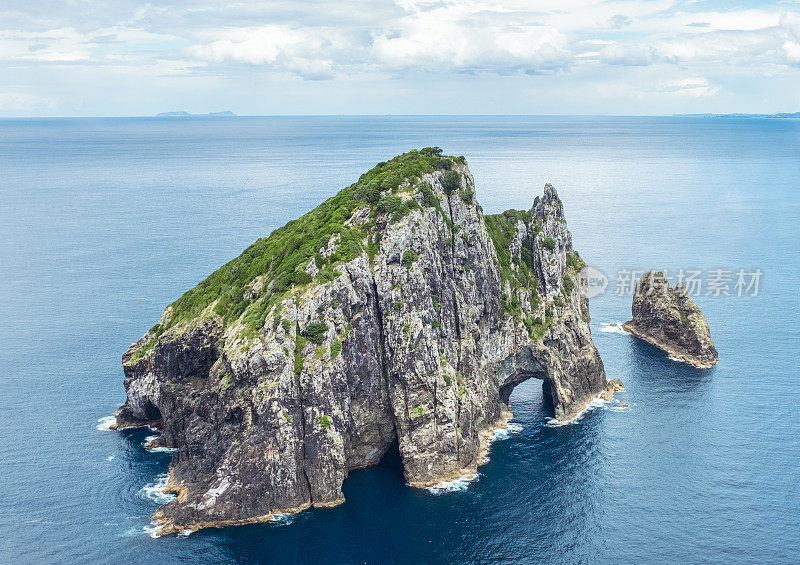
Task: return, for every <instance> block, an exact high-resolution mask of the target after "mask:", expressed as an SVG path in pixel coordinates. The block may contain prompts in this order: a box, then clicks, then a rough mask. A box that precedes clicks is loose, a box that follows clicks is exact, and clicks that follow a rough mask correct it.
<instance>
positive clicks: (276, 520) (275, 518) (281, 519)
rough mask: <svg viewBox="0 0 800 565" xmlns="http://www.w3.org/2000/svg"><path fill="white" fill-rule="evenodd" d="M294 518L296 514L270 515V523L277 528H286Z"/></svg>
mask: <svg viewBox="0 0 800 565" xmlns="http://www.w3.org/2000/svg"><path fill="white" fill-rule="evenodd" d="M296 516H297V514H290V513H288V512H285V513H277V514H273V515H272V520H270V522H272V523H273V524H276V525H279V526H288V525H289V524H291V523H292V522H294V519H295V517H296Z"/></svg>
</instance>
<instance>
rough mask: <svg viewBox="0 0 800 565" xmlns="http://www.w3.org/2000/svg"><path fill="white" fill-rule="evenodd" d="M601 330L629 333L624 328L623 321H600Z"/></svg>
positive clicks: (608, 332) (613, 332)
mask: <svg viewBox="0 0 800 565" xmlns="http://www.w3.org/2000/svg"><path fill="white" fill-rule="evenodd" d="M600 331H601V332H604V333H607V334H627V333H628V332H626V331H625V330H623V329H622V322H613V324H612V323H611V322H601V323H600Z"/></svg>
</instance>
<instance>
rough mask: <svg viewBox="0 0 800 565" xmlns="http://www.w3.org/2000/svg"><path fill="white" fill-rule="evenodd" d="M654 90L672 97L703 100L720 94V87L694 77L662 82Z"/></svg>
mask: <svg viewBox="0 0 800 565" xmlns="http://www.w3.org/2000/svg"><path fill="white" fill-rule="evenodd" d="M654 90H655V91H656V92H661V93H666V94H669V95H672V96H681V97H687V98H702V97H707V96H713V95H714V94H716V93H717V92H719V87H718V86H713V85H711V84H709V82H708V80H707V79H704V78H698V77H694V78H684V79H679V80H670V81H666V82H662V83H660V84H658V85H657V86H656V88H655V89H654Z"/></svg>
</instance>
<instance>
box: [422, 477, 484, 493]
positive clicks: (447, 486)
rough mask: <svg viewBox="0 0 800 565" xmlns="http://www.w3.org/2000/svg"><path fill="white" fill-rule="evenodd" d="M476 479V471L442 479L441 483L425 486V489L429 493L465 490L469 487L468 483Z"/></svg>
mask: <svg viewBox="0 0 800 565" xmlns="http://www.w3.org/2000/svg"><path fill="white" fill-rule="evenodd" d="M477 480H478V473H473V474H471V475H462V476H460V477H458V478H457V479H453V480H452V481H442V482H441V483H436V484H435V485H433V486H430V487H426V488H425V490H427V491H428V492H429V493H431V494H444V493H447V492H459V491H465V490H467V489H468V488H469V485H470V483H473V482H475V481H477Z"/></svg>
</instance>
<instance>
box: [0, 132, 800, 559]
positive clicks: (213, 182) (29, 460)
mask: <svg viewBox="0 0 800 565" xmlns="http://www.w3.org/2000/svg"><path fill="white" fill-rule="evenodd" d="M426 145H439V146H441V147H443V148H444V149H445V151H446V152H447V153H452V154H463V155H465V156H466V157H467V158H468V161H469V165H470V168H471V170H472V172H473V174H474V176H475V179H476V184H477V196H478V198H479V200H480V202H481V204H482V205H483V208H484V210H485V211H486V212H487V213H494V212H499V211H502V210H505V209H507V208H511V207H515V208H528V207H530V205H531V204H532V202H533V198H534V196H536V195H537V194H540V193H541V190H542V186H543V185H544V183H545V182H551V183H553V184H554V185H555V186H556V187H557V188H558V190H559V193H560V196H561V198H562V200H563V202H564V206H565V212H566V215H567V220H568V225H569V227H570V229H571V230H572V232H573V237H574V242H575V246H576V248H577V249H579V250H580V252H581V254H582V256H583V257H584V258H586V260H587V261H588V262H589V263H590V264H591V265H592V266H594V267H596V268H598V269H599V270H600V271H602V272H603V273H605V274H606V275H607V276H608V278H609V287H608V289H607V292H606V294H603V295H600V296H597V297H595V298H593V299H592V301H591V313H592V330H593V335H594V339H595V343H596V344H597V347H598V348H599V350H600V353H601V355H602V357H603V360H604V362H605V366H606V371H607V373H608V376H609V378H612V377H619V378H621V379H622V380H623V381H624V382H625V383H626V385H627V391H626V392H625V393H623V394H622V395H620V400H621V401H622V402H625V403H627V404H629V407H628V408H626V409H619V408H614V407H599V408H597V409H595V410H592V411H590V412H588V413H587V414H586V415H585V416H584V417H583V418H582V419H581V421H580V422H578V423H577V424H575V425H571V426H562V427H550V426H548V425H547V419H548V417H549V414H548V411H547V407H546V406H544V404H543V402H542V396H541V387H540V385H539V383H538V382H535V381H528V382H526V383H524V384H522V385H520V386H519V387H518V388H517V390H515V391H514V394H513V395H512V399H511V400H512V408H513V409H514V412H515V422H516V423H517V424H519V425H520V426H521V430H520V431H518V432H516V433H513V434H510V435H509V437H508V438H507V439H503V440H501V441H498V442H496V443H495V444H494V446H493V449H492V452H491V459H490V462H489V463H488V464H486V465H485V466H483V467H482V468H481V470H480V471H481V476H480V478H479V480H478V481H477V482H474V483H472V484H471V485H469V487H468V488H467V489H466V490H464V491H460V492H454V493H449V494H442V495H433V494H431V493H429V492H427V491H418V490H413V489H410V488H408V487H406V486H405V485H404V483H403V479H402V475H401V474H400V469H399V465H398V462H397V461H396V460H394V459H392V458H388V460H386V461H385V462H384V463H383V464H382V465H381V466H379V467H377V468H373V469H367V470H363V471H358V472H354V473H352V474H351V476H350V477H349V478H348V479H347V481H346V482H345V485H344V494H345V496H346V498H347V503H346V504H344V505H343V506H340V507H338V508H334V509H329V510H314V511H309V512H305V513H303V514H300V515H298V516H296V517H294V518H291V519H288V520H286V521H283V522H281V523H279V524H267V525H258V526H248V527H242V528H232V529H226V530H214V531H205V532H200V533H197V534H193V535H191V536H189V537H187V538H163V539H152V538H151V537H149V536H148V535H147V533H146V532H145V530H143V528H145V527H146V526H147V525H148V521H149V516H150V514H152V512H153V511H154V510H155V509H156V507H157V503H156V502H155V501H154V500H153V499H152V492H151V495H150V497H149V496H148V491H147V490H146V489H145V490H142V489H143V487H146V486H147V485H153V484H155V483H156V482H157V481H158V478H159V476H160V475H161V474H163V473H164V472H165V471H166V469H167V466H168V464H169V457H170V455H169V454H165V453H150V452H147V451H145V449H144V448H143V447H142V443H143V442H144V441H145V438H146V437H147V436H148V435H150V433H151V432H148V431H146V430H137V431H129V432H125V433H116V432H110V431H102V430H98V429H97V426H98V419H99V418H102V417H104V416H108V415H110V414H112V413H113V411H114V409H115V408H116V407H117V406H118V405H119V404H120V403H122V402H123V400H124V391H123V388H122V370H121V366H120V355H121V353H122V352H123V351H124V350H125V349H126V347H127V346H128V345H129V344H130V343H131V342H133V341H135V340H136V339H138V337H139V336H140V335H141V334H142V333H143V332H144V331H145V330H146V329H147V328H149V327H150V326H151V325H152V324H153V323H154V322H155V321H156V319H157V317H158V314H159V313H160V312H161V310H162V309H163V307H164V306H165V305H166V304H168V303H169V302H171V301H172V300H174V299H175V298H176V297H178V296H179V295H180V294H181V293H182V292H183V291H185V290H186V289H188V288H189V287H191V286H192V285H194V284H196V283H197V282H199V281H200V280H201V279H202V278H204V277H205V276H206V275H207V274H208V273H210V272H211V271H212V270H213V269H214V268H216V267H217V266H219V265H221V264H222V263H224V262H225V261H227V260H228V259H230V258H232V257H234V256H236V255H238V254H239V253H240V252H241V251H242V250H243V249H244V248H245V247H246V246H247V245H249V244H250V243H251V242H252V241H253V240H255V239H256V238H257V237H261V236H264V235H266V234H268V233H269V232H270V231H271V230H272V229H274V228H276V227H278V226H280V225H282V224H283V223H285V222H286V221H288V220H290V219H292V218H294V217H296V216H298V215H300V214H302V213H303V212H305V211H307V210H309V209H310V208H312V207H313V206H314V205H315V204H316V203H318V202H320V201H321V200H322V199H324V198H325V197H327V196H330V195H332V194H334V193H335V192H336V191H337V190H338V189H340V188H341V187H343V186H345V185H347V184H350V183H351V182H353V181H354V180H356V179H357V178H358V176H359V175H360V174H361V173H362V172H364V171H365V170H367V169H368V168H369V167H371V166H372V165H373V164H374V163H375V162H378V161H381V160H384V159H386V158H388V157H391V156H393V155H395V154H397V153H400V152H403V151H406V150H408V149H410V148H413V147H422V146H426ZM799 152H800V122H797V121H789V120H733V119H731V120H721V119H700V118H591V117H586V118H584V117H561V118H548V117H397V118H394V117H389V118H355V117H337V118H333V117H331V118H239V119H233V120H224V119H219V120H188V121H187V120H157V119H143V118H142V119H80V120H71V119H59V120H44V119H42V120H0V196H2V198H0V220H1V221H0V226H2V227H0V230H2V232H1V233H2V238H0V265H2V277H0V285H2V286H1V287H0V290H1V291H2V292H0V317H1V319H2V321H3V323H2V324H0V342H1V343H2V347H0V391H2V392H1V393H0V418H1V419H2V422H3V426H2V428H0V430H1V431H0V476H1V477H2V487H3V488H2V493H3V495H2V497H0V562H23V563H28V562H32V563H35V562H43V561H47V562H54V561H57V562H67V563H82V562H87V561H91V562H101V563H102V562H108V563H119V562H133V563H150V562H154V561H157V560H158V561H169V562H176V561H189V562H209V563H211V562H214V563H219V562H242V563H256V562H263V563H269V562H275V563H283V564H286V563H303V562H307V563H319V562H325V563H358V562H367V563H379V562H397V563H401V562H402V563H453V562H483V563H489V562H491V563H494V562H497V563H502V562H537V561H542V560H546V561H549V562H558V563H593V562H603V563H606V562H614V563H642V562H673V561H680V562H686V563H713V562H725V563H751V562H754V561H756V562H771V563H796V562H798V561H800V419H799V418H798V416H797V407H798V405H800V378H798V369H797V360H796V359H797V355H798V352H799V351H798V350H799V349H800V347H799V346H800V330H798V322H797V320H798V314H800V308H798V306H799V303H798V299H799V298H800V294H798V281H799V280H800V278H799V277H800V251H798V226H799V225H800V159H799V158H798V157H800V155H799V154H798V153H799ZM652 267H657V268H667V269H669V270H670V271H671V272H673V273H676V272H677V271H678V270H679V269H684V270H685V271H689V270H700V271H701V272H702V273H703V278H704V280H706V275H707V271H708V270H713V269H720V268H721V269H725V270H732V271H734V272H735V271H738V270H739V269H744V270H746V271H747V272H753V271H755V269H760V270H761V271H762V273H763V275H762V277H761V279H760V286H759V294H758V296H743V297H737V296H735V294H736V293H735V290H734V289H733V283H734V282H735V281H732V282H731V283H730V287H731V291H732V293H733V294H734V296H721V297H713V296H706V295H701V296H699V297H697V298H696V300H697V302H698V303H699V304H700V306H701V308H702V309H703V310H704V311H705V313H706V315H707V317H708V320H709V322H710V324H711V328H712V333H713V336H714V338H715V340H716V343H717V349H718V350H719V354H720V363H719V365H718V366H716V367H715V368H714V369H711V370H695V369H692V368H690V367H688V366H686V365H682V364H679V363H675V362H673V361H671V360H669V359H668V358H667V357H666V356H664V355H663V354H661V353H660V352H658V351H657V350H655V349H653V348H652V347H650V346H648V345H646V344H643V343H641V342H638V341H636V340H635V339H634V338H632V337H630V336H627V335H623V334H618V333H611V332H608V331H603V330H607V329H608V326H607V325H605V324H608V323H609V322H615V321H622V320H626V319H627V318H628V315H629V312H630V297H628V296H616V295H615V291H616V285H617V274H618V272H619V271H621V270H643V269H649V268H652Z"/></svg>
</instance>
